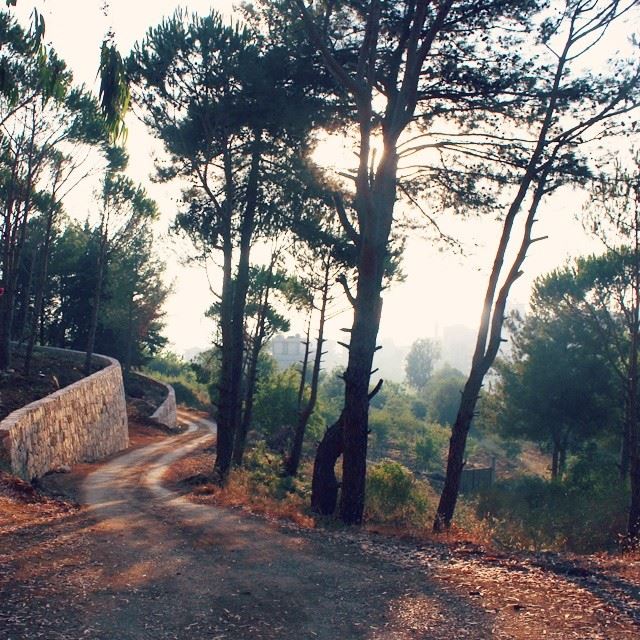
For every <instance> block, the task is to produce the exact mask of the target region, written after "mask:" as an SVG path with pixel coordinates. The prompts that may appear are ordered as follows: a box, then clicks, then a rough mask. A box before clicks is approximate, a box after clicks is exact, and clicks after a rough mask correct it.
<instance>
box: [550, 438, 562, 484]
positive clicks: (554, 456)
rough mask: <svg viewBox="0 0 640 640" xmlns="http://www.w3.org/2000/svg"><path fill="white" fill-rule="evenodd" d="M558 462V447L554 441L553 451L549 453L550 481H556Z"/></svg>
mask: <svg viewBox="0 0 640 640" xmlns="http://www.w3.org/2000/svg"><path fill="white" fill-rule="evenodd" d="M559 460H560V447H559V446H558V443H557V442H556V441H555V440H554V442H553V449H552V452H551V480H557V479H558V469H559V468H560V464H559Z"/></svg>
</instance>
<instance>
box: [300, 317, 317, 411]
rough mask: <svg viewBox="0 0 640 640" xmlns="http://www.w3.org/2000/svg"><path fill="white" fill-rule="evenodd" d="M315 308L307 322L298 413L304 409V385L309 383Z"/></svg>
mask: <svg viewBox="0 0 640 640" xmlns="http://www.w3.org/2000/svg"><path fill="white" fill-rule="evenodd" d="M312 315H313V310H312V311H311V313H309V321H308V322H307V333H306V340H305V341H304V356H303V358H302V368H301V370H300V386H299V387H298V413H300V411H302V399H303V397H304V387H305V385H306V384H307V367H308V366H309V352H310V351H311V316H312Z"/></svg>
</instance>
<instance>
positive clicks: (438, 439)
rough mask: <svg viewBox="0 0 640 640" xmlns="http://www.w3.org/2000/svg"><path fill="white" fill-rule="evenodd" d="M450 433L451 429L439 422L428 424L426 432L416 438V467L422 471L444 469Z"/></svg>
mask: <svg viewBox="0 0 640 640" xmlns="http://www.w3.org/2000/svg"><path fill="white" fill-rule="evenodd" d="M450 435H451V434H450V430H449V429H447V428H445V427H443V426H441V425H439V424H429V425H427V428H426V429H425V431H424V433H423V434H422V435H420V436H418V439H417V440H416V444H415V454H416V467H417V468H418V469H420V470H422V471H440V470H442V468H443V455H444V452H445V451H446V448H447V445H448V443H449V436H450Z"/></svg>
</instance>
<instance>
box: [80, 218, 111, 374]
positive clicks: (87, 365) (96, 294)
mask: <svg viewBox="0 0 640 640" xmlns="http://www.w3.org/2000/svg"><path fill="white" fill-rule="evenodd" d="M106 255H107V239H106V238H105V237H104V235H103V232H102V230H101V233H100V247H99V250H98V264H97V267H98V270H97V271H98V273H97V275H96V286H95V289H94V291H93V304H92V306H91V321H90V324H89V333H88V335H87V347H86V354H85V359H84V374H85V375H86V376H88V375H90V374H91V361H92V360H93V350H94V348H95V344H96V333H97V331H98V317H99V314H100V298H101V297H102V281H103V279H104V270H105V258H106Z"/></svg>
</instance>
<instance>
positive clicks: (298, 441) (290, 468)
mask: <svg viewBox="0 0 640 640" xmlns="http://www.w3.org/2000/svg"><path fill="white" fill-rule="evenodd" d="M330 266H331V263H330V260H329V258H327V260H326V263H325V271H324V282H323V284H322V302H321V304H320V319H319V323H318V342H317V344H316V355H315V358H314V361H313V371H312V373H311V393H310V396H309V401H308V402H307V404H306V405H305V407H304V408H303V409H302V410H301V411H300V413H299V415H298V423H297V424H296V430H295V433H294V435H293V442H292V443H291V451H290V453H289V457H288V458H287V462H286V464H285V474H286V475H288V476H295V475H297V474H298V467H299V466H300V457H301V455H302V445H303V443H304V433H305V431H306V429H307V424H308V422H309V418H310V417H311V414H312V413H313V410H314V409H315V406H316V401H317V399H318V385H319V383H320V369H321V368H322V356H323V353H322V345H323V344H324V324H325V318H326V314H327V301H328V299H329V269H330ZM306 352H307V353H308V352H309V334H308V332H307V349H306Z"/></svg>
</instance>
